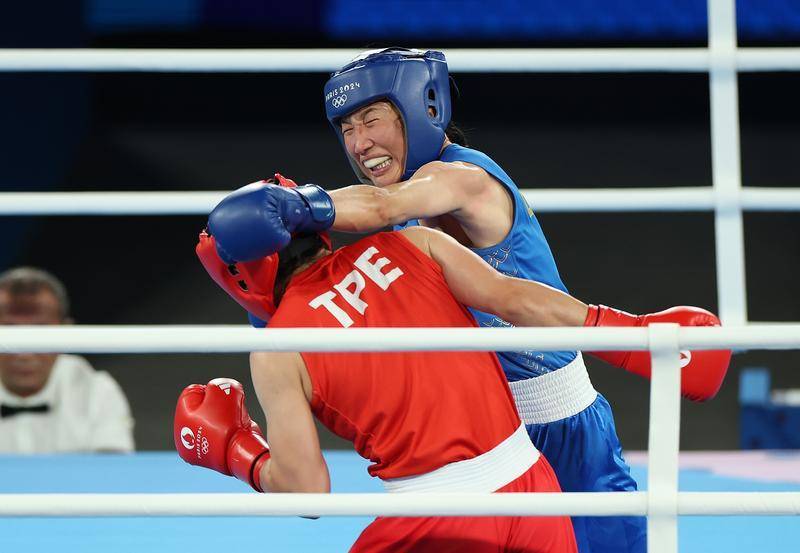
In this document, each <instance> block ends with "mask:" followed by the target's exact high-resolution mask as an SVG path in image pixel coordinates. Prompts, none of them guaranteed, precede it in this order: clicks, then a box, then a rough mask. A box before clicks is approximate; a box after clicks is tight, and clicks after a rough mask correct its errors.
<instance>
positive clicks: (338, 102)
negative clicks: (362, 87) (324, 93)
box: [331, 94, 347, 108]
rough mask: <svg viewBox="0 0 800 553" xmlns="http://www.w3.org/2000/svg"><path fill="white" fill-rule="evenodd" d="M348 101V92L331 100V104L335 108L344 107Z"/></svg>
mask: <svg viewBox="0 0 800 553" xmlns="http://www.w3.org/2000/svg"><path fill="white" fill-rule="evenodd" d="M346 102H347V94H342V95H341V96H337V97H336V98H334V99H333V100H331V104H332V105H333V107H335V108H340V107H342V106H343V105H344V104H345V103H346Z"/></svg>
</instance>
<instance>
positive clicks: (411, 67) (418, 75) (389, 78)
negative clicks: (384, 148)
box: [325, 48, 450, 183]
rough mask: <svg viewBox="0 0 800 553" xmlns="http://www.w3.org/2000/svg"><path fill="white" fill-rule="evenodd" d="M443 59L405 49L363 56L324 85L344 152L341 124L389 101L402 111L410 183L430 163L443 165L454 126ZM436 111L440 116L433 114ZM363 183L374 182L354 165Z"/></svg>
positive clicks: (406, 175)
mask: <svg viewBox="0 0 800 553" xmlns="http://www.w3.org/2000/svg"><path fill="white" fill-rule="evenodd" d="M448 77H449V76H448V72H447V61H446V60H445V58H444V54H442V53H441V52H436V51H434V50H428V51H427V52H423V51H421V50H410V49H406V48H384V49H382V50H369V51H367V52H364V53H362V54H361V55H359V56H358V57H356V58H355V59H354V60H352V61H351V62H350V63H348V64H347V65H345V66H344V67H342V68H341V69H340V70H339V71H336V72H335V73H333V74H332V75H331V78H330V80H328V82H327V83H326V84H325V111H326V113H327V115H328V121H330V123H331V125H332V126H333V130H334V131H336V134H337V135H338V136H339V141H340V142H341V143H342V146H344V137H343V136H342V129H341V126H340V121H341V119H342V117H344V116H345V115H347V114H349V113H352V112H354V111H355V110H357V109H359V108H362V107H364V106H366V105H367V104H371V103H372V102H375V101H378V100H389V101H390V102H391V103H392V104H394V106H395V107H396V108H397V109H398V110H399V111H400V115H401V116H402V118H403V126H404V128H405V133H406V166H405V172H404V173H403V178H404V179H407V178H409V177H410V176H411V175H412V174H414V172H415V171H416V170H417V169H419V168H420V167H422V166H423V165H425V164H426V163H428V162H430V161H433V160H435V159H438V157H439V151H440V150H441V149H442V143H443V142H444V137H445V129H446V128H447V124H448V123H449V122H450V82H449V78H448ZM428 108H433V111H434V113H435V115H431V114H430V113H429V109H428ZM347 157H348V160H350V165H352V166H353V170H354V171H355V172H356V175H358V177H359V179H361V181H362V182H365V183H369V182H370V180H369V179H368V178H367V177H366V175H365V174H364V173H363V172H362V171H361V169H360V168H359V167H358V164H357V163H356V162H355V161H354V160H352V159H350V156H349V155H348V156H347Z"/></svg>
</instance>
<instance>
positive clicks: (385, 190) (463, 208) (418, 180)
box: [330, 161, 513, 242]
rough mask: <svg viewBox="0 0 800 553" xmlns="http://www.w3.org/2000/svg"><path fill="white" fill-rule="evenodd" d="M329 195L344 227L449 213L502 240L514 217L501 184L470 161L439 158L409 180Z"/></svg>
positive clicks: (359, 228) (370, 227) (373, 226)
mask: <svg viewBox="0 0 800 553" xmlns="http://www.w3.org/2000/svg"><path fill="white" fill-rule="evenodd" d="M330 195H331V197H332V198H333V202H334V204H335V206H336V220H335V222H334V224H333V229H334V230H339V231H344V232H369V231H374V230H378V229H382V228H384V227H387V226H390V225H397V224H401V223H405V222H406V221H408V220H411V219H426V218H433V217H437V216H440V215H444V214H448V213H449V214H452V215H453V216H455V217H456V218H457V219H458V220H459V221H460V222H462V225H463V226H465V230H467V232H468V233H469V230H470V229H469V228H468V227H474V228H475V229H476V230H477V229H480V232H481V233H483V234H486V235H487V237H486V238H485V239H489V240H491V239H493V238H496V240H495V242H499V241H500V240H502V239H503V237H504V236H505V235H506V234H507V233H508V231H509V230H510V229H511V224H512V219H513V203H512V201H511V199H510V197H509V196H508V194H507V193H506V192H505V190H504V189H503V187H502V185H500V183H498V182H497V181H495V180H494V179H493V178H492V177H491V176H490V175H489V174H488V173H486V171H484V170H483V169H481V168H480V167H477V166H475V165H471V164H468V163H445V162H441V161H434V162H431V163H428V164H426V165H424V166H423V167H421V168H420V169H419V170H418V171H417V172H416V173H414V176H413V177H412V178H410V179H409V180H406V181H402V182H398V183H395V184H391V185H389V186H385V187H382V188H378V187H376V186H371V185H355V186H348V187H346V188H340V189H338V190H333V191H331V192H330ZM482 238H483V237H482Z"/></svg>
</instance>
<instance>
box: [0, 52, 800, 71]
mask: <svg viewBox="0 0 800 553" xmlns="http://www.w3.org/2000/svg"><path fill="white" fill-rule="evenodd" d="M360 52H361V51H360V50H353V49H313V48H312V49H280V48H275V49H272V48H271V49H224V50H223V49H180V48H174V49H148V48H136V49H112V48H108V49H106V48H103V49H91V48H51V49H27V48H4V49H0V71H15V72H37V71H65V72H68V71H79V72H86V71H91V72H119V71H126V72H136V71H147V72H169V73H202V72H206V73H211V72H213V73H246V72H271V73H297V72H326V71H334V70H336V69H338V68H339V67H341V65H342V60H348V59H351V58H353V57H355V56H356V55H357V54H359V53H360ZM446 53H447V65H448V67H449V68H450V71H451V72H453V73H532V72H538V73H574V72H598V73H605V72H620V71H623V72H628V71H642V72H657V71H671V72H681V73H704V72H708V71H709V70H711V69H712V68H713V67H714V66H715V65H716V64H717V63H718V60H717V59H716V58H715V57H714V56H713V55H710V53H709V51H708V50H707V49H706V48H639V49H637V48H603V49H596V48H592V49H589V48H574V49H573V48H570V49H566V48H565V49H558V48H535V49H528V48H504V49H496V50H486V49H477V48H447V49H446ZM731 60H732V62H733V64H734V65H735V67H736V69H737V70H738V71H742V72H745V71H746V72H762V71H797V70H800V48H739V49H738V50H737V51H736V52H735V53H734V54H733V55H732V56H731Z"/></svg>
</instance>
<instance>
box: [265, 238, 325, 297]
mask: <svg viewBox="0 0 800 553" xmlns="http://www.w3.org/2000/svg"><path fill="white" fill-rule="evenodd" d="M323 248H324V249H327V248H328V246H327V244H325V242H323V241H322V238H321V237H320V235H319V234H317V233H314V234H303V235H300V236H296V237H294V238H292V241H291V242H289V245H288V246H286V247H285V248H283V249H282V250H281V251H280V252H279V253H278V272H277V274H276V275H275V286H274V287H273V289H272V297H273V302H274V303H275V307H276V308H277V307H278V304H279V303H280V302H281V299H283V294H284V293H286V287H287V286H288V284H289V280H291V278H292V275H293V274H294V272H295V271H296V270H297V269H298V268H300V267H302V266H303V265H305V264H306V263H308V262H309V261H311V260H312V259H314V257H315V256H316V255H317V254H318V253H319V252H320V250H322V249H323Z"/></svg>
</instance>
